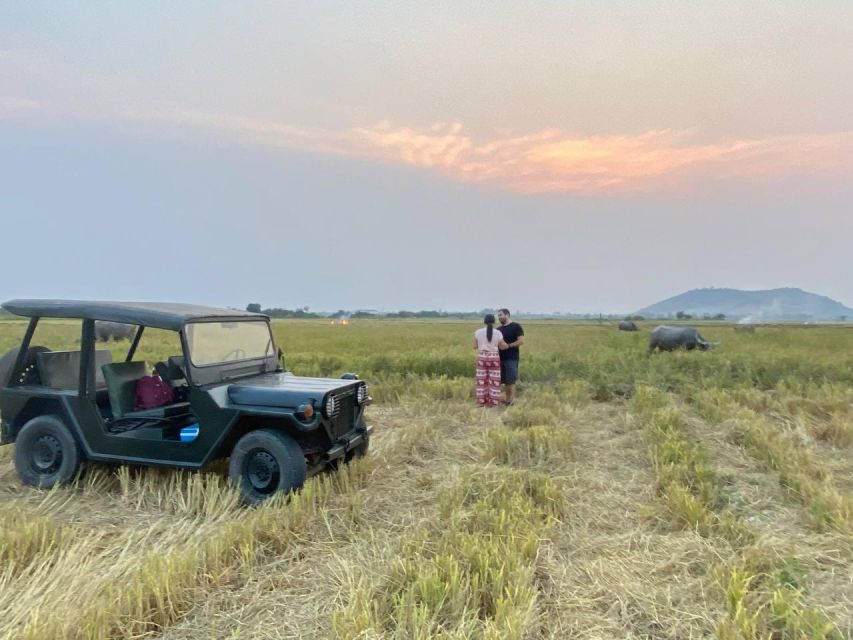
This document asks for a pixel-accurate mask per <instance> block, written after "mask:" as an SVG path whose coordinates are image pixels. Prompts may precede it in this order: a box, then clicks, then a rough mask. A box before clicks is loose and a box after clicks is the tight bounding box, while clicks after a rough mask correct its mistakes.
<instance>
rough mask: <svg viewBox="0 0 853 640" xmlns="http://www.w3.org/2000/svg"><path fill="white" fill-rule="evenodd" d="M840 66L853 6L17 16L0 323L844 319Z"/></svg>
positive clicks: (7, 4) (67, 11) (103, 5)
mask: <svg viewBox="0 0 853 640" xmlns="http://www.w3.org/2000/svg"><path fill="white" fill-rule="evenodd" d="M362 5H363V6H362ZM850 42H853V3H851V2H849V0H845V1H835V0H825V1H823V2H821V3H814V2H791V1H786V0H778V1H773V2H771V1H765V0H756V1H754V2H750V3H743V2H729V1H721V2H714V3H684V2H679V1H677V0H652V1H649V2H643V3H636V2H615V1H614V2H606V3H603V2H585V1H578V2H571V3H569V2H536V1H530V2H517V1H514V2H501V1H492V2H463V1H460V0H456V1H454V2H418V3H399V2H388V1H384V0H377V1H375V2H372V3H338V2H331V1H330V2H311V3H309V2H246V3H233V2H213V1H206V2H200V1H199V2H195V1H188V2H182V3H173V2H156V1H155V2H148V3H113V2H95V1H91V2H86V3H74V2H58V1H57V2H18V1H17V0H4V2H2V3H0V242H2V243H3V244H2V247H0V258H2V260H3V263H4V265H5V268H4V270H3V271H4V277H3V278H2V280H0V298H3V299H9V298H14V297H60V298H93V299H119V300H168V301H187V302H196V303H205V304H215V305H222V306H235V307H243V306H245V305H246V304H247V303H249V302H259V303H261V304H262V305H263V306H264V307H272V306H279V307H289V308H295V307H303V306H309V307H310V308H313V309H318V310H319V309H324V310H336V309H340V308H343V309H359V308H360V309H371V308H374V309H386V310H395V309H445V310H447V309H464V310H469V309H480V308H483V307H502V306H507V307H510V308H512V309H520V310H527V311H540V312H553V311H562V312H582V313H598V312H604V313H610V312H615V313H621V312H629V311H632V310H636V309H638V308H641V307H643V306H646V305H648V304H651V303H654V302H656V301H658V300H660V299H663V298H667V297H670V296H672V295H675V294H678V293H681V292H682V291H685V290H688V289H692V288H697V287H708V286H717V287H736V288H747V289H764V288H775V287H786V286H793V287H801V288H804V289H807V290H810V291H814V292H817V293H821V294H823V295H828V296H831V297H833V298H836V299H838V300H840V301H841V302H843V303H845V304H847V305H851V306H853V278H851V277H850V276H849V274H850V273H853V251H850V245H851V244H853V208H852V207H851V206H850V202H851V199H853V82H851V81H850V79H851V78H853V48H851V47H850Z"/></svg>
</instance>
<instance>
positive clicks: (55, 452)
mask: <svg viewBox="0 0 853 640" xmlns="http://www.w3.org/2000/svg"><path fill="white" fill-rule="evenodd" d="M32 460H33V469H34V470H35V471H36V472H37V473H40V474H42V475H50V474H52V473H56V472H57V471H58V470H59V467H60V466H61V465H62V445H61V444H60V443H59V440H57V439H56V438H54V437H53V436H51V435H48V434H45V435H41V436H39V437H38V438H37V439H36V441H35V443H33V457H32Z"/></svg>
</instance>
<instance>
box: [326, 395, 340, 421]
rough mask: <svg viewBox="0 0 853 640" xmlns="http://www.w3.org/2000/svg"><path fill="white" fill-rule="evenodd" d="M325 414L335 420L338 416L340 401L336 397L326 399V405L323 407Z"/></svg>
mask: <svg viewBox="0 0 853 640" xmlns="http://www.w3.org/2000/svg"><path fill="white" fill-rule="evenodd" d="M323 413H325V414H326V417H327V418H334V417H335V416H336V415H337V414H338V401H337V399H336V398H335V396H329V397H328V398H326V404H324V405H323Z"/></svg>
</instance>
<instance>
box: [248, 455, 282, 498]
mask: <svg viewBox="0 0 853 640" xmlns="http://www.w3.org/2000/svg"><path fill="white" fill-rule="evenodd" d="M280 479H281V469H279V466H278V462H277V461H276V459H275V456H273V455H272V454H271V453H270V452H269V451H264V450H263V449H258V450H256V451H253V452H252V453H251V455H250V456H249V460H248V462H247V464H246V480H248V481H249V484H250V485H251V487H252V489H254V490H255V491H257V492H258V493H272V492H273V491H275V490H277V489H278V485H279V481H280Z"/></svg>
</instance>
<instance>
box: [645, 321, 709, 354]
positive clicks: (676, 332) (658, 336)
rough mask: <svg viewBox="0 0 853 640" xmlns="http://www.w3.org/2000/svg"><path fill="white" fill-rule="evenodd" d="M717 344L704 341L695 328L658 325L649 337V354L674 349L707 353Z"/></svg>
mask: <svg viewBox="0 0 853 640" xmlns="http://www.w3.org/2000/svg"><path fill="white" fill-rule="evenodd" d="M718 344H720V343H719V342H708V341H707V340H705V338H703V337H702V336H701V335H699V330H698V329H696V328H695V327H672V326H667V325H660V326H659V327H655V329H654V331H652V334H651V335H650V336H649V352H652V351H654V350H655V349H660V350H661V351H675V350H676V349H686V350H687V351H692V350H693V349H699V350H700V351H708V350H709V349H713V348H714V347H716V346H717V345H718Z"/></svg>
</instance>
